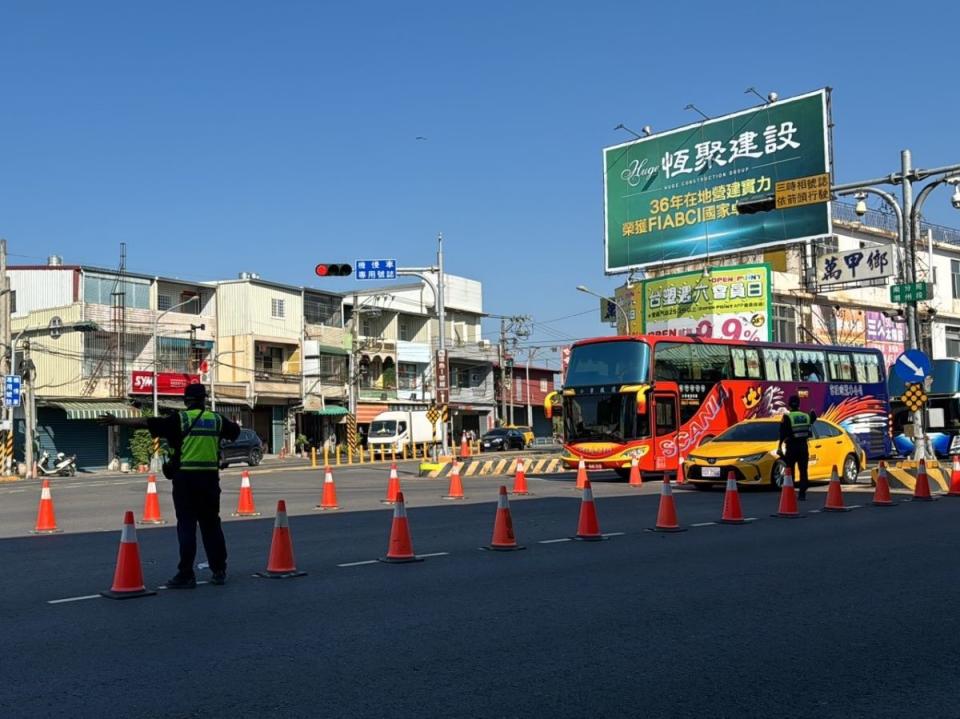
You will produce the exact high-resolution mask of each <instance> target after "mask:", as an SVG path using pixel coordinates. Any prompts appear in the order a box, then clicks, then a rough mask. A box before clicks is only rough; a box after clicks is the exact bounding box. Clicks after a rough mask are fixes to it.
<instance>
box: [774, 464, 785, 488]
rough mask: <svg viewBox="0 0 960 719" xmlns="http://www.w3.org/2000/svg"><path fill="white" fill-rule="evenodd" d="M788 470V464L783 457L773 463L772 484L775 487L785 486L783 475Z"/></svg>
mask: <svg viewBox="0 0 960 719" xmlns="http://www.w3.org/2000/svg"><path fill="white" fill-rule="evenodd" d="M786 470H787V464H786V462H784V461H783V460H782V459H778V460H777V461H776V462H774V463H773V467H772V468H771V470H770V486H771V487H772V488H773V489H780V488H781V487H782V486H783V475H784V472H786Z"/></svg>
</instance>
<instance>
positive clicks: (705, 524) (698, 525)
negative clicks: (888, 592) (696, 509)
mask: <svg viewBox="0 0 960 719" xmlns="http://www.w3.org/2000/svg"><path fill="white" fill-rule="evenodd" d="M714 524H716V522H697V523H696V524H691V525H690V526H691V527H712V526H713V525H714Z"/></svg>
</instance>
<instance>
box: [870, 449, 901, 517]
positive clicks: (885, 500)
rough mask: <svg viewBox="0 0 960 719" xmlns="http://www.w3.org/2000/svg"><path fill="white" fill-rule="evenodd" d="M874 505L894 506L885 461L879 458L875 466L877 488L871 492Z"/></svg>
mask: <svg viewBox="0 0 960 719" xmlns="http://www.w3.org/2000/svg"><path fill="white" fill-rule="evenodd" d="M873 506H874V507H895V506H897V505H896V504H894V502H893V499H892V498H891V497H890V482H888V481H887V463H886V462H884V461H883V460H880V465H879V466H878V467H877V489H876V490H875V491H874V493H873Z"/></svg>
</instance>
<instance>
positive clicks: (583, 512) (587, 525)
mask: <svg viewBox="0 0 960 719" xmlns="http://www.w3.org/2000/svg"><path fill="white" fill-rule="evenodd" d="M574 539H579V540H582V541H584V542H599V541H601V540H603V539H607V537H604V536H603V535H602V534H601V533H600V522H599V520H598V519H597V505H596V503H595V502H594V501H593V487H591V486H590V480H589V479H588V480H587V482H586V485H584V487H583V499H581V500H580V520H579V521H578V522H577V536H576V537H574Z"/></svg>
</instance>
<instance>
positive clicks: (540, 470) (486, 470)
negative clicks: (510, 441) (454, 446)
mask: <svg viewBox="0 0 960 719" xmlns="http://www.w3.org/2000/svg"><path fill="white" fill-rule="evenodd" d="M520 459H523V462H524V468H523V469H524V473H525V474H526V475H527V476H528V477H529V476H536V475H538V474H557V473H559V472H566V471H568V470H567V468H566V467H564V465H563V460H562V459H561V458H560V457H558V456H556V455H551V456H549V457H511V458H506V459H485V458H483V457H476V458H474V457H468V458H467V459H465V460H462V466H461V467H460V476H461V477H500V476H511V475H513V474H514V473H515V472H516V471H517V461H518V460H520ZM420 468H421V474H423V475H425V476H427V477H431V478H436V477H446V476H448V475H449V474H450V472H451V470H452V469H453V461H450V462H446V463H444V464H442V465H440V464H437V465H426V464H424V465H421V466H420Z"/></svg>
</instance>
